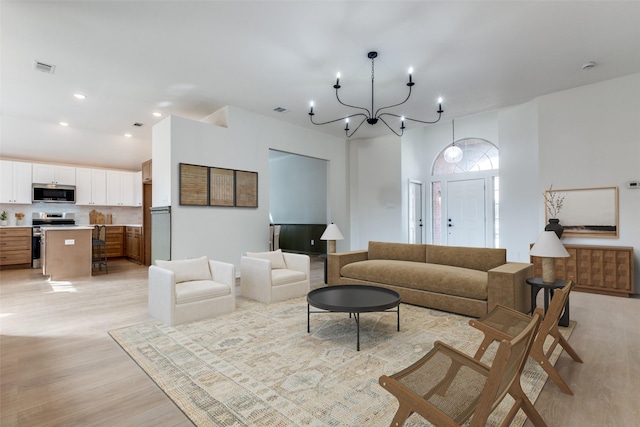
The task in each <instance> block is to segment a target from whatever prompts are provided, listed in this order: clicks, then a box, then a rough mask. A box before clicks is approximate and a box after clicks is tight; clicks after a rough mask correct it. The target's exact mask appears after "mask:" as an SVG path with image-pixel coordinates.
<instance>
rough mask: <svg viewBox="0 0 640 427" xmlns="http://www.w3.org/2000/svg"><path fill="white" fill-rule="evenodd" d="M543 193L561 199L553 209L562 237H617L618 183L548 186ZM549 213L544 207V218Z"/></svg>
mask: <svg viewBox="0 0 640 427" xmlns="http://www.w3.org/2000/svg"><path fill="white" fill-rule="evenodd" d="M544 196H545V200H549V199H553V200H556V201H558V200H560V201H561V203H560V204H561V207H560V208H559V209H556V212H554V213H555V216H556V217H557V218H558V219H559V220H560V224H561V225H562V226H563V227H564V232H563V234H562V236H563V237H564V236H571V237H605V238H617V237H618V233H619V228H618V187H593V188H570V189H549V190H546V191H545V194H544ZM549 215H550V213H549V211H548V209H545V222H547V220H548V219H549V218H550V216H549Z"/></svg>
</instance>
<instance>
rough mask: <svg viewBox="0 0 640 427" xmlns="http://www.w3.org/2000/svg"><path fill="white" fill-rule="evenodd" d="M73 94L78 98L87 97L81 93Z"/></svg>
mask: <svg viewBox="0 0 640 427" xmlns="http://www.w3.org/2000/svg"><path fill="white" fill-rule="evenodd" d="M73 96H75V97H76V98H78V99H87V95H83V94H81V93H74V94H73Z"/></svg>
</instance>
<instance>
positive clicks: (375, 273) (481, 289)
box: [340, 260, 488, 300]
mask: <svg viewBox="0 0 640 427" xmlns="http://www.w3.org/2000/svg"><path fill="white" fill-rule="evenodd" d="M340 275H341V276H343V277H347V278H350V279H357V280H365V281H369V282H372V283H374V284H375V283H380V284H388V285H394V286H399V287H405V288H411V289H419V290H426V291H430V292H436V293H441V294H447V295H456V296H460V297H465V298H472V299H477V300H486V299H487V295H488V294H487V279H488V274H487V273H486V272H483V271H478V270H473V269H469V268H460V267H452V266H446V265H439V264H427V263H417V262H410V261H395V260H368V261H358V262H354V263H351V264H347V265H345V266H344V267H342V269H341V270H340Z"/></svg>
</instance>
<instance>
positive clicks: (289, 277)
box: [271, 268, 307, 286]
mask: <svg viewBox="0 0 640 427" xmlns="http://www.w3.org/2000/svg"><path fill="white" fill-rule="evenodd" d="M306 278H307V276H306V274H304V273H303V272H301V271H296V270H288V269H286V268H281V269H278V270H271V285H272V286H280V285H288V284H289V283H296V282H302V281H303V280H305V279H306Z"/></svg>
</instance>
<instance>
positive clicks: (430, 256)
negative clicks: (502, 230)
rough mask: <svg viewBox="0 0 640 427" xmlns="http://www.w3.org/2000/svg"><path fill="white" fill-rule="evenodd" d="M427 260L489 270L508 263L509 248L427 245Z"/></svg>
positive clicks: (433, 262) (432, 262)
mask: <svg viewBox="0 0 640 427" xmlns="http://www.w3.org/2000/svg"><path fill="white" fill-rule="evenodd" d="M426 254H427V256H426V262H428V263H430V264H442V265H451V266H454V267H463V268H472V269H474V270H479V271H489V270H491V269H492V268H496V267H498V266H500V265H503V264H506V263H507V250H506V249H495V248H471V247H460V246H439V245H426Z"/></svg>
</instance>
